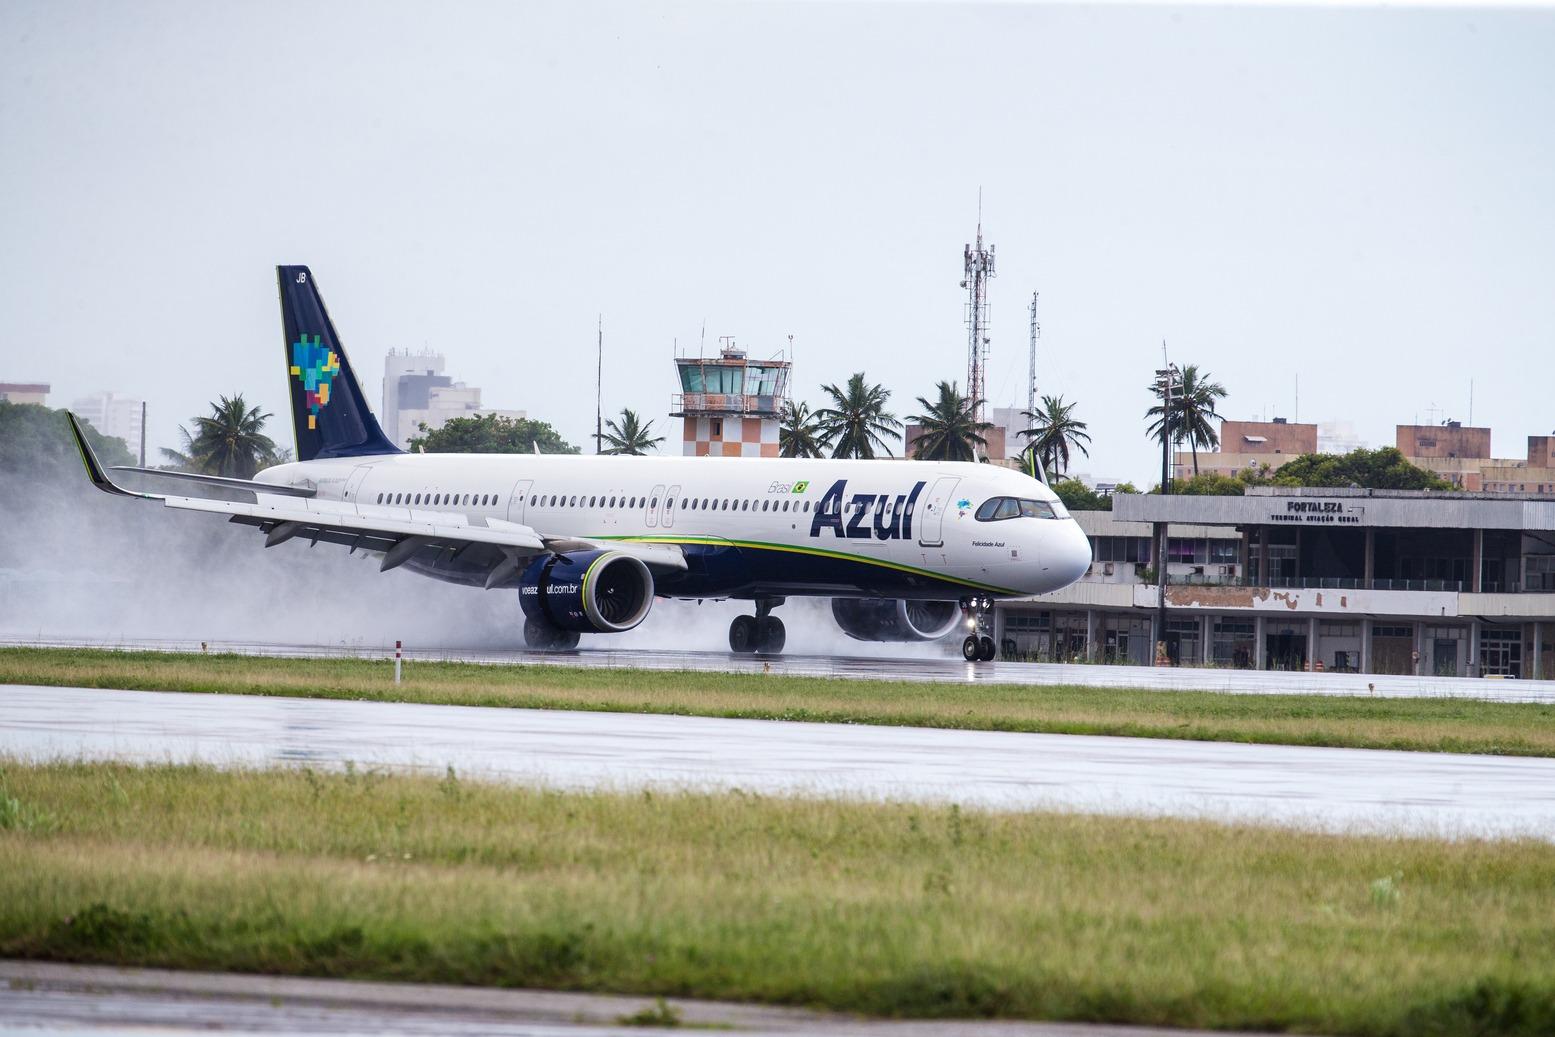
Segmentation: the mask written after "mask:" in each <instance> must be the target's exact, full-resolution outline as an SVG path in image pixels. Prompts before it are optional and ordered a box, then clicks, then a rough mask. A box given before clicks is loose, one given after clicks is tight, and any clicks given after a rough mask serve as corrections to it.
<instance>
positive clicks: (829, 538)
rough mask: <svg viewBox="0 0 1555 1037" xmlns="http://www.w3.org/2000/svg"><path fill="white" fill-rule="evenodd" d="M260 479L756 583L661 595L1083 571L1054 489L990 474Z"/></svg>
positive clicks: (767, 466)
mask: <svg viewBox="0 0 1555 1037" xmlns="http://www.w3.org/2000/svg"><path fill="white" fill-rule="evenodd" d="M258 479H259V480H260V481H262V482H267V483H270V484H281V485H292V486H303V485H308V486H313V487H316V489H317V498H318V499H320V500H328V501H339V502H342V503H345V504H352V505H354V506H355V509H356V511H357V512H358V513H359V514H361V515H364V516H373V515H378V516H384V517H394V518H405V519H420V518H433V517H435V518H436V519H438V520H442V521H447V520H448V519H449V518H450V517H452V519H453V521H455V522H465V523H468V524H470V525H485V524H486V523H488V522H490V521H492V520H498V521H500V522H509V523H517V524H520V525H524V526H528V527H530V528H532V529H533V530H535V531H536V532H537V533H539V534H542V535H547V536H552V535H554V536H566V537H578V538H591V539H600V540H617V541H637V542H652V543H672V544H678V545H680V546H681V547H682V549H683V550H685V551H686V552H687V554H688V557H689V556H692V555H695V554H696V553H697V552H699V551H707V552H709V553H711V552H712V550H713V549H724V555H723V557H727V556H729V555H731V554H732V556H734V557H736V558H739V559H741V560H742V561H741V562H740V563H739V564H748V567H749V569H750V571H749V572H748V573H746V574H745V578H742V577H741V576H739V575H738V574H735V575H731V574H730V573H729V572H728V571H726V570H727V569H728V568H729V567H728V566H727V565H725V566H724V569H723V570H720V571H719V572H718V573H716V574H714V573H706V572H704V573H703V574H702V575H701V576H700V577H698V575H697V573H696V572H695V571H693V572H692V573H691V574H689V575H688V576H687V577H686V578H685V579H684V580H681V581H678V582H677V581H673V580H672V581H669V582H667V583H666V584H665V585H664V586H663V589H662V590H661V593H664V594H666V595H670V596H684V597H702V596H722V595H724V594H730V595H732V596H746V595H747V594H749V593H788V594H805V593H812V594H820V595H827V594H837V593H844V592H848V591H850V590H854V591H863V592H866V593H867V592H874V593H891V594H895V593H900V594H901V595H903V596H910V597H911V596H916V597H940V598H944V597H955V596H956V594H957V593H958V591H959V592H960V593H982V594H987V595H991V596H994V597H1000V596H1023V595H1030V594H1041V593H1045V592H1049V591H1054V590H1058V589H1060V588H1062V587H1065V586H1068V585H1069V584H1071V583H1073V582H1074V581H1075V580H1077V579H1079V578H1080V576H1081V575H1082V574H1083V573H1084V572H1085V570H1086V568H1087V566H1089V564H1090V561H1091V552H1090V545H1089V543H1088V541H1087V540H1086V537H1085V535H1084V533H1083V532H1082V531H1081V530H1080V529H1079V527H1078V525H1077V524H1076V523H1075V521H1074V520H1073V519H1072V518H1070V517H1069V516H1068V513H1067V512H1066V511H1065V510H1064V508H1063V506H1062V504H1060V503H1059V502H1058V500H1057V497H1056V495H1055V494H1054V493H1053V492H1052V491H1051V490H1050V489H1048V487H1046V486H1044V485H1043V484H1042V483H1040V482H1038V481H1037V480H1035V479H1032V478H1030V477H1028V476H1026V475H1025V474H1023V473H1020V472H1014V471H1010V470H1008V469H1005V468H1000V467H996V466H992V465H987V464H972V463H966V462H933V461H896V460H883V461H851V460H803V459H787V458H785V459H755V458H712V457H695V458H678V457H664V458H660V457H609V456H579V455H555V454H553V455H526V454H398V455H389V456H381V457H358V458H348V459H344V458H343V459H334V460H314V461H305V462H297V463H292V464H286V465H280V466H277V467H275V468H271V469H268V470H266V471H265V472H262V473H260V475H259V476H258ZM991 497H1012V498H1018V499H1023V500H1028V501H1040V502H1043V503H1044V504H1045V505H1047V506H1048V507H1050V508H1052V509H1053V513H1054V515H1055V517H1053V518H1045V517H1043V518H1035V517H1017V518H1010V519H1005V520H1002V521H980V520H979V519H978V518H977V517H976V513H977V510H978V508H979V506H980V505H982V504H983V503H984V502H985V501H987V500H988V499H989V498H991ZM728 548H737V549H739V550H738V551H734V552H729V551H728V550H727V549H728ZM699 579H700V582H699Z"/></svg>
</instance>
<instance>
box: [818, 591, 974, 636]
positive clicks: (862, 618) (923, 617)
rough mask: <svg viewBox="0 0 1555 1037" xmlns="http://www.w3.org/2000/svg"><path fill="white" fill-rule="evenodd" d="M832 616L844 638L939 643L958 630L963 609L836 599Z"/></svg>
mask: <svg viewBox="0 0 1555 1037" xmlns="http://www.w3.org/2000/svg"><path fill="white" fill-rule="evenodd" d="M831 614H832V618H834V619H836V621H837V625H838V626H839V627H841V628H842V632H843V633H844V634H847V635H848V636H849V637H852V638H856V639H857V640H859V641H935V640H938V639H939V638H941V637H944V636H945V635H946V634H948V633H950V632H951V631H952V630H954V629H956V623H957V621H958V620H959V619H960V618H961V606H960V605H959V604H957V603H956V602H954V601H906V600H903V599H901V598H833V599H832V600H831Z"/></svg>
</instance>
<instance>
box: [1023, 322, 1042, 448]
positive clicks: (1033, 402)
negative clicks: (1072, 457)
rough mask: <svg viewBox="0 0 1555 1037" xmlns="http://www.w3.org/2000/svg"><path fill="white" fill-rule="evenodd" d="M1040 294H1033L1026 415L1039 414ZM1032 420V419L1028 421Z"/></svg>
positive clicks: (1027, 368)
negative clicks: (1038, 302) (1038, 318)
mask: <svg viewBox="0 0 1555 1037" xmlns="http://www.w3.org/2000/svg"><path fill="white" fill-rule="evenodd" d="M1041 294H1042V293H1040V292H1032V293H1031V306H1030V307H1029V310H1030V313H1031V356H1030V358H1029V359H1028V362H1027V367H1026V413H1027V414H1035V413H1036V412H1037V339H1039V338H1041V337H1042V325H1041V324H1039V323H1037V298H1038V297H1039V296H1040V295H1041ZM1027 420H1032V419H1027Z"/></svg>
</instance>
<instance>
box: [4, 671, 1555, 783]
mask: <svg viewBox="0 0 1555 1037" xmlns="http://www.w3.org/2000/svg"><path fill="white" fill-rule="evenodd" d="M390 667H391V663H389V662H387V661H382V660H374V659H270V658H255V657H252V656H243V655H177V654H166V653H160V652H114V651H98V650H89V649H67V648H0V684H52V685H68V686H79V687H89V688H90V687H101V688H129V689H134V690H148V691H187V692H222V693H229V694H244V695H291V696H300V697H305V698H330V699H364V700H366V699H370V700H374V701H381V702H423V703H435V704H440V705H460V706H506V707H526V708H532V709H581V710H605V711H610V712H623V713H668V714H681V715H695V716H712V717H738V718H751V719H761V720H808V721H821V722H827V723H849V724H855V723H856V724H887V725H896V726H911V727H944V728H960V729H970V730H982V731H1041V732H1048V733H1053V734H1086V735H1118V736H1124V737H1138V738H1182V739H1192V740H1195V741H1216V742H1249V743H1262V744H1279V745H1314V746H1339V747H1346V748H1358V749H1401V750H1412V751H1424V752H1452V753H1487V754H1494V755H1504V756H1555V706H1550V705H1541V704H1534V703H1513V702H1480V701H1474V700H1469V699H1445V698H1418V699H1400V698H1371V697H1341V696H1329V695H1238V694H1230V693H1226V692H1213V691H1174V692H1160V691H1134V690H1124V689H1115V688H1093V687H1085V686H1078V685H1063V686H1056V687H1035V686H1031V685H1010V684H1002V685H1001V684H989V685H982V684H978V685H968V684H951V683H946V684H927V683H926V684H915V683H901V684H892V683H889V682H886V681H866V680H841V679H835V678H823V677H791V676H784V675H780V674H745V673H705V672H686V671H662V670H603V669H593V668H586V667H572V666H526V665H513V666H501V665H496V666H489V665H475V664H469V663H452V662H420V661H418V662H407V663H406V664H405V671H404V677H405V679H404V682H403V683H401V684H399V685H395V684H394V683H393V682H392V679H391V674H392V672H393V671H392V669H391V668H390Z"/></svg>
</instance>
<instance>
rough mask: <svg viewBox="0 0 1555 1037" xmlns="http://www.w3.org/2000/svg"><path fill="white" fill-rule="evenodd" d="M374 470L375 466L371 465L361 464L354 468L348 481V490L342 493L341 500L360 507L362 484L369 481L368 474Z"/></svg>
mask: <svg viewBox="0 0 1555 1037" xmlns="http://www.w3.org/2000/svg"><path fill="white" fill-rule="evenodd" d="M372 470H373V466H372V465H370V464H359V465H357V466H356V467H355V468H353V469H352V470H351V475H350V477H349V478H347V479H346V488H345V490H344V491H343V492H342V493H341V498H340V499H341V500H343V501H345V502H346V503H348V504H355V505H357V506H358V507H360V506H361V503H362V502H361V501H360V500H358V499H357V498H358V497H359V496H360V495H361V492H362V483H363V482H364V481H365V480H366V479H367V473H368V472H370V471H372Z"/></svg>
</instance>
